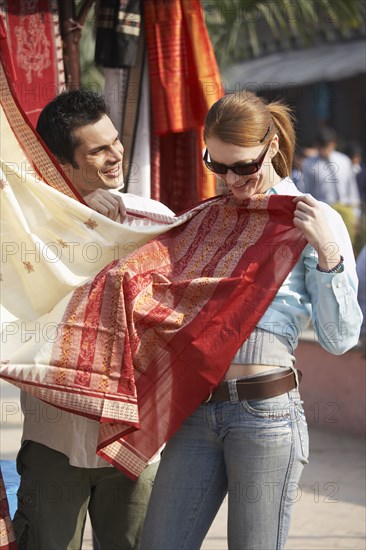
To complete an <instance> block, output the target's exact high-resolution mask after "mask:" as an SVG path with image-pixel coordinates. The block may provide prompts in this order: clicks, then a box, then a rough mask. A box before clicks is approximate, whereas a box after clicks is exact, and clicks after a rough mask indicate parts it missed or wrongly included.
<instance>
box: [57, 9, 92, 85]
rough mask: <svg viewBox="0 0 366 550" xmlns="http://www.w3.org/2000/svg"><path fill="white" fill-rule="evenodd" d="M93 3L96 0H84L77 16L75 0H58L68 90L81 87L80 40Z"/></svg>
mask: <svg viewBox="0 0 366 550" xmlns="http://www.w3.org/2000/svg"><path fill="white" fill-rule="evenodd" d="M93 3H94V0H84V2H83V3H82V5H81V8H80V11H79V15H78V16H76V5H75V0H67V1H66V2H65V1H63V0H58V10H59V16H60V28H61V36H62V41H63V57H64V67H65V79H66V87H67V89H68V90H76V89H78V88H79V87H80V55H79V42H80V38H81V30H82V27H83V24H84V23H85V19H86V17H87V15H88V11H89V9H90V8H91V6H92V5H93Z"/></svg>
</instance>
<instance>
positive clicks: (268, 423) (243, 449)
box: [141, 92, 361, 550]
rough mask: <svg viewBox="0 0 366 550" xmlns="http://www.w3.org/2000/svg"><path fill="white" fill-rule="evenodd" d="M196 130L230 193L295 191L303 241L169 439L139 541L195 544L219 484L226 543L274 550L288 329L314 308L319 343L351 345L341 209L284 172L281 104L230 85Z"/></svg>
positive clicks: (294, 414)
mask: <svg viewBox="0 0 366 550" xmlns="http://www.w3.org/2000/svg"><path fill="white" fill-rule="evenodd" d="M204 137H205V142H206V146H207V149H206V152H205V155H204V162H205V164H206V166H207V168H208V169H210V170H211V171H213V172H215V173H216V174H217V175H218V176H219V177H220V178H221V179H222V181H223V182H224V183H225V185H226V186H227V188H228V191H229V193H231V194H232V197H233V200H235V201H236V202H237V203H238V204H241V203H242V202H243V201H245V200H246V199H250V198H251V197H253V196H254V195H256V194H258V193H269V194H282V195H293V196H294V199H293V202H294V203H295V205H296V208H295V213H294V219H293V223H294V225H295V226H296V227H297V228H298V229H300V230H301V232H302V233H303V235H304V236H305V238H306V240H307V242H308V244H307V245H306V247H305V249H304V251H303V253H302V255H301V258H300V260H299V261H298V262H297V264H296V265H295V267H294V269H293V270H292V271H291V272H290V274H289V275H288V277H287V278H286V280H285V282H284V283H283V284H282V286H281V287H280V289H279V291H278V292H277V295H276V296H275V299H274V300H273V301H272V303H271V304H270V306H269V307H268V309H267V311H266V312H265V314H264V315H263V317H262V318H261V320H260V321H259V323H258V324H257V326H256V329H255V330H254V331H253V333H252V334H251V336H250V337H249V338H248V339H247V340H246V341H245V342H244V343H243V344H242V346H241V347H240V348H239V350H238V352H237V353H236V355H235V356H234V357H233V359H232V361H231V364H230V366H229V368H228V369H227V372H226V375H225V378H224V380H223V382H222V383H221V384H220V385H219V386H218V387H217V388H216V390H214V391H213V392H212V395H211V396H210V397H209V399H208V400H207V401H206V402H205V403H202V405H201V406H200V407H199V408H198V409H197V410H196V411H195V412H194V413H193V414H192V415H191V416H190V417H189V418H188V419H187V420H186V421H185V422H184V423H183V425H182V427H181V428H180V429H179V431H178V432H177V433H176V434H175V435H174V436H173V437H172V438H171V439H170V440H169V442H168V443H167V446H166V449H165V451H164V453H163V458H162V462H161V465H160V468H159V471H158V475H157V478H156V480H155V484H154V488H153V492H152V496H151V500H150V504H149V508H148V512H147V517H146V521H145V527H144V533H143V537H142V543H141V550H173V549H174V550H183V549H186V550H196V549H199V548H200V546H201V544H202V541H203V540H204V537H205V535H206V533H207V531H208V529H209V527H210V525H211V523H212V521H213V519H214V517H215V515H216V513H217V511H218V510H219V507H220V505H221V503H222V501H223V499H224V498H225V496H226V495H227V494H228V545H229V548H230V549H240V550H244V549H246V550H254V549H256V550H259V549H262V550H274V549H281V548H283V547H284V545H285V542H286V539H287V536H288V531H289V524H290V515H291V508H292V504H293V502H294V501H295V500H296V496H297V489H298V483H299V480H300V475H301V472H302V469H303V466H304V464H306V463H307V462H308V433H307V426H306V421H305V417H304V411H303V408H302V402H301V400H300V395H299V391H298V383H299V378H300V375H299V373H298V372H297V371H296V369H295V368H294V363H295V358H294V355H293V353H294V349H295V347H296V340H297V337H298V336H299V333H300V332H301V330H302V329H303V328H305V327H306V326H307V324H308V323H309V321H310V319H312V322H313V325H314V328H315V331H316V333H317V336H318V339H319V342H320V344H321V345H322V346H323V347H324V348H325V349H327V350H328V351H330V352H332V353H335V354H340V353H343V352H345V351H347V350H348V349H349V348H350V347H352V346H354V345H355V344H356V342H357V339H358V332H359V326H360V319H361V315H360V311H359V307H358V305H357V298H356V293H357V278H356V275H355V270H354V268H355V266H354V258H353V253H352V247H351V243H350V240H349V237H348V234H347V231H346V229H345V227H344V224H343V222H342V221H341V220H340V218H339V216H338V215H337V214H336V213H335V212H334V211H332V209H331V208H330V207H327V205H324V204H322V203H320V202H318V201H316V200H315V199H314V198H313V197H312V196H310V195H301V194H300V192H299V191H298V190H297V189H296V187H295V185H294V184H293V182H292V181H291V180H290V178H289V177H288V176H289V174H290V173H291V167H292V159H293V154H294V143H295V135H294V128H293V123H292V119H291V114H290V112H289V109H288V108H287V107H286V106H284V105H282V104H281V103H279V102H273V103H270V104H267V103H266V102H265V101H264V100H263V99H261V98H259V97H257V96H255V95H254V94H252V93H249V92H241V93H236V94H232V95H228V96H226V97H224V98H222V99H220V100H219V101H218V102H216V103H215V104H214V105H213V106H212V107H211V109H210V111H209V112H208V115H207V118H206V123H205V134H204ZM244 321H245V312H244V311H243V322H244ZM281 388H282V389H281Z"/></svg>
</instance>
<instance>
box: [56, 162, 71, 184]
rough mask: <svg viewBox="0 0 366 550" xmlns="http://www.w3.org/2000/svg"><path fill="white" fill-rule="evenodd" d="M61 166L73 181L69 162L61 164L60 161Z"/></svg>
mask: <svg viewBox="0 0 366 550" xmlns="http://www.w3.org/2000/svg"><path fill="white" fill-rule="evenodd" d="M58 163H59V165H60V166H61V168H62V170H63V172H65V174H66V176H67V177H68V178H69V180H71V177H72V166H71V164H70V163H69V162H60V161H58Z"/></svg>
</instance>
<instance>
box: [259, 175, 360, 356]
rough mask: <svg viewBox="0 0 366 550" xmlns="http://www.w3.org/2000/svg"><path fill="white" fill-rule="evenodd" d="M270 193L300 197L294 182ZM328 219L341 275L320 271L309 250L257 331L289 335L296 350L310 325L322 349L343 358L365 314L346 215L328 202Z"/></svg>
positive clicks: (325, 208)
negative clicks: (310, 324) (339, 260)
mask: <svg viewBox="0 0 366 550" xmlns="http://www.w3.org/2000/svg"><path fill="white" fill-rule="evenodd" d="M268 193H270V194H278V195H294V196H296V195H301V194H302V193H300V191H299V190H298V189H297V188H296V187H295V185H294V183H293V182H292V181H291V179H290V178H285V179H283V180H282V181H281V182H280V183H279V184H278V185H276V186H275V187H272V188H271V189H269V190H268ZM323 207H324V214H325V215H326V217H327V220H328V223H329V225H330V227H331V229H332V232H333V234H334V235H335V236H336V238H337V243H336V244H335V243H332V244H331V246H336V247H337V248H336V249H335V254H336V255H337V256H339V254H341V255H342V256H343V257H344V265H343V269H342V271H341V272H339V273H334V274H333V273H322V272H320V271H318V270H317V269H316V265H317V263H318V255H317V252H316V251H315V249H314V248H313V247H312V246H310V245H307V246H306V247H305V248H304V250H303V252H302V254H301V257H300V260H299V261H298V262H297V264H296V265H295V267H294V268H293V270H292V271H291V272H290V273H289V275H288V276H287V278H286V279H285V281H284V283H283V284H282V286H281V287H280V289H279V291H278V292H277V294H276V296H275V298H274V299H273V301H272V302H271V304H270V306H269V307H268V309H267V311H266V312H265V314H264V315H263V317H262V318H261V319H260V321H259V323H258V325H257V326H258V327H260V328H262V329H264V330H267V331H270V332H272V333H274V334H278V335H281V336H285V337H286V338H287V339H288V341H289V342H290V344H291V346H292V349H293V350H294V349H296V347H297V344H298V340H299V338H300V337H301V334H302V332H303V331H304V329H305V328H307V327H308V325H309V323H310V321H312V325H313V327H314V330H315V333H316V335H317V337H318V340H319V343H320V345H321V346H322V347H323V348H325V349H326V350H328V351H329V352H331V353H334V354H336V355H340V354H342V353H344V352H346V351H348V350H349V349H351V348H352V347H354V346H355V345H356V344H357V342H358V339H359V334H360V327H361V324H362V313H361V309H360V307H359V305H358V302H357V287H358V279H357V274H356V263H355V258H354V255H353V250H352V245H351V241H350V238H349V235H348V232H347V229H346V227H345V225H344V222H343V220H342V218H341V216H340V215H339V214H338V213H337V212H336V211H335V210H333V208H331V207H330V206H328V205H327V204H325V203H323Z"/></svg>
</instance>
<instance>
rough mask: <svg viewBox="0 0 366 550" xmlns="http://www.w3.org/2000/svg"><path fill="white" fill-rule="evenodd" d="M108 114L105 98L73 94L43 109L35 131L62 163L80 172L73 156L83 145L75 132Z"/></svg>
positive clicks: (65, 94) (79, 91)
mask: <svg viewBox="0 0 366 550" xmlns="http://www.w3.org/2000/svg"><path fill="white" fill-rule="evenodd" d="M108 114H109V109H108V106H107V104H106V102H105V99H104V97H102V96H100V95H98V94H96V93H95V92H90V91H88V90H71V91H69V92H63V93H61V94H60V95H58V96H56V97H55V98H54V99H53V100H52V101H50V103H48V104H47V105H46V106H45V107H44V109H43V110H42V112H41V114H40V116H39V119H38V122H37V127H36V130H37V132H38V133H39V135H40V136H41V138H42V139H43V141H44V142H45V144H46V145H47V147H48V148H49V150H50V151H51V152H52V153H53V154H54V155H55V157H57V159H58V160H59V161H60V162H61V163H63V164H66V163H70V164H71V165H72V166H73V167H74V168H78V166H77V163H76V162H75V160H74V152H75V148H76V147H77V146H78V145H79V144H80V142H79V140H78V139H76V138H75V136H74V134H73V132H74V130H75V129H76V128H80V127H81V126H86V125H87V124H94V123H95V122H98V120H100V119H101V118H102V116H103V115H108Z"/></svg>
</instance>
